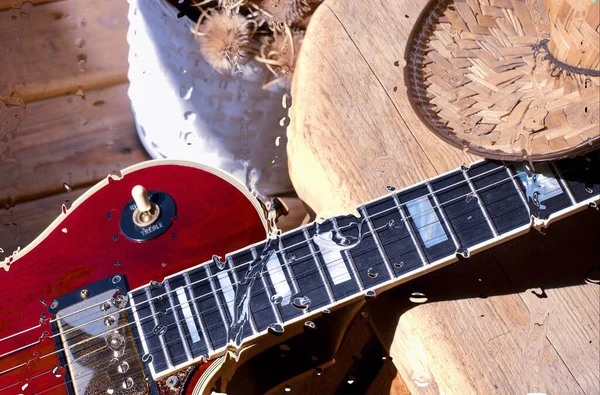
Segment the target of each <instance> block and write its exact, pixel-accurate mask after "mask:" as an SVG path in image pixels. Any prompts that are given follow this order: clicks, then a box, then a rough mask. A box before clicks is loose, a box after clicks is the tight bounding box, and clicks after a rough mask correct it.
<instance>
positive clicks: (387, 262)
mask: <svg viewBox="0 0 600 395" xmlns="http://www.w3.org/2000/svg"><path fill="white" fill-rule="evenodd" d="M359 210H360V211H361V213H362V215H363V216H364V217H365V221H366V222H367V226H368V227H369V230H370V231H371V236H372V237H373V241H374V242H375V245H376V246H377V250H378V251H379V255H381V258H383V263H385V268H386V269H387V271H388V274H389V275H390V278H394V277H395V275H394V269H392V264H391V263H390V260H389V258H388V256H387V254H386V253H385V251H384V249H383V245H382V244H381V240H380V239H379V235H378V234H377V232H376V231H375V229H374V228H373V224H372V223H371V219H370V218H369V215H368V213H367V211H366V210H365V208H364V206H363V207H360V208H359Z"/></svg>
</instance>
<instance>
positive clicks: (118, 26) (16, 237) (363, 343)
mask: <svg viewBox="0 0 600 395" xmlns="http://www.w3.org/2000/svg"><path fill="white" fill-rule="evenodd" d="M21 3H22V2H21V1H20V0H0V53H1V54H2V56H1V57H0V206H1V207H3V208H0V260H2V259H4V258H5V257H6V256H8V255H10V254H11V253H12V252H13V251H14V250H15V249H17V248H19V247H24V246H26V245H27V244H28V243H30V242H31V241H32V240H33V239H34V238H35V237H36V236H37V235H38V234H40V233H41V232H42V231H43V229H44V228H45V227H46V226H48V225H49V224H50V223H51V222H52V221H53V220H54V219H55V218H56V216H57V215H58V214H59V213H60V210H61V206H62V204H63V203H64V204H66V205H67V206H69V205H70V202H73V201H74V200H75V199H77V198H78V197H79V196H80V195H81V194H82V193H83V192H85V191H86V190H87V188H88V187H89V186H91V185H93V184H95V183H96V182H97V181H99V180H100V179H102V178H104V177H106V176H107V174H109V173H117V172H119V171H120V170H121V169H123V168H125V167H127V166H130V165H132V164H135V163H138V162H140V161H144V160H147V159H150V158H149V157H148V155H147V154H146V153H145V151H144V149H143V147H142V146H141V144H140V142H139V140H138V137H137V133H136V130H135V125H134V120H133V114H132V112H131V107H130V103H129V99H128V97H127V88H128V83H127V67H128V64H127V53H128V46H127V42H126V32H127V27H128V23H127V9H128V5H127V2H126V1H125V0H105V1H101V2H94V5H93V6H89V4H90V2H89V0H65V1H59V0H31V1H29V2H26V3H24V4H22V5H21ZM19 7H20V8H19ZM284 200H285V201H286V203H288V205H290V208H291V215H290V216H289V218H284V219H283V220H282V223H280V226H281V227H282V228H284V229H289V228H293V227H295V226H297V225H298V224H299V223H300V221H301V220H302V219H303V217H304V216H305V213H306V212H305V210H304V208H303V206H302V203H301V202H300V201H299V200H298V199H294V198H287V199H284ZM2 278H4V277H2ZM0 283H1V284H2V285H4V282H3V280H0ZM374 341H375V342H377V340H376V337H375V336H374V334H373V331H372V329H371V327H370V325H368V323H367V320H365V319H364V318H360V319H357V320H356V321H355V323H354V324H353V325H351V327H350V332H349V335H348V336H347V337H346V339H345V340H344V341H343V343H342V348H341V350H340V352H339V354H338V355H336V363H335V364H334V365H333V366H332V367H331V368H329V369H327V370H326V372H325V373H324V374H323V376H317V375H315V374H308V375H307V376H306V377H299V378H298V379H297V380H295V381H294V382H292V383H290V384H291V385H292V386H293V387H292V388H294V390H296V389H297V390H298V391H309V392H314V391H316V390H317V389H318V390H319V391H325V392H327V393H332V392H335V391H336V390H337V389H338V388H344V386H347V376H348V375H349V374H350V373H351V372H353V373H352V374H353V375H354V376H355V377H356V381H357V384H356V386H357V388H362V389H365V390H367V389H368V391H369V393H372V394H378V393H381V392H382V391H381V389H382V388H386V389H387V388H396V389H398V391H402V382H401V381H398V380H397V379H396V370H395V368H394V366H393V364H392V363H391V362H390V361H389V360H388V361H386V362H385V363H382V364H381V365H377V366H381V369H379V368H377V370H375V371H373V369H362V370H361V371H360V372H355V371H356V369H357V367H360V366H362V365H361V360H362V361H363V362H364V361H367V362H369V361H370V360H369V359H368V358H367V359H364V358H363V359H361V358H359V357H357V356H360V355H361V354H362V355H368V354H369V351H370V350H373V349H374V347H375V346H374V343H373V342H374ZM378 347H381V346H378ZM365 378H367V379H366V380H367V382H366V383H365V382H364V379H365ZM361 380H362V382H361ZM279 392H281V393H287V392H285V391H284V389H283V388H281V389H279Z"/></svg>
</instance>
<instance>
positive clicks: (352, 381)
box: [346, 376, 356, 384]
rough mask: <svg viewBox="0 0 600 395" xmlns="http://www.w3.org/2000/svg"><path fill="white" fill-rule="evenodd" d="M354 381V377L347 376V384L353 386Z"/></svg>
mask: <svg viewBox="0 0 600 395" xmlns="http://www.w3.org/2000/svg"><path fill="white" fill-rule="evenodd" d="M355 381H356V377H354V376H348V380H346V382H347V383H348V384H354V382H355Z"/></svg>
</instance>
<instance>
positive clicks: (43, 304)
mask: <svg viewBox="0 0 600 395" xmlns="http://www.w3.org/2000/svg"><path fill="white" fill-rule="evenodd" d="M40 303H41V304H42V306H48V304H47V303H46V301H45V300H44V299H40Z"/></svg>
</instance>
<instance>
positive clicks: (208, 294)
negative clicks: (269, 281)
mask: <svg viewBox="0 0 600 395" xmlns="http://www.w3.org/2000/svg"><path fill="white" fill-rule="evenodd" d="M501 181H506V180H504V179H503V180H501ZM491 186H493V185H489V186H487V187H491ZM513 193H514V192H511V195H512V194H513ZM447 203H449V202H446V203H445V204H447ZM436 207H437V205H436ZM394 209H395V207H394ZM434 222H435V221H434ZM432 223H433V222H432ZM427 225H430V224H427ZM383 227H387V225H386V226H383ZM383 227H379V228H377V230H379V229H381V228H383ZM369 233H370V232H369ZM304 243H306V241H304V242H301V243H297V245H301V244H304ZM309 256H311V255H307V256H306V257H309ZM306 257H301V258H300V259H304V258H306ZM249 263H251V262H249ZM240 266H243V265H240ZM315 270H318V269H315ZM263 273H267V272H263ZM202 280H204V279H202ZM198 282H200V281H198ZM221 290H222V289H221ZM164 295H166V293H163V294H161V295H157V296H156V297H155V298H152V299H156V298H158V297H162V296H164ZM210 295H212V293H207V294H205V295H201V296H198V297H196V298H194V301H195V300H196V299H200V298H203V297H205V296H210ZM177 306H180V305H177ZM177 306H176V307H177ZM217 308H218V307H217ZM123 310H127V309H123ZM152 317H153V316H152ZM103 318H104V317H101V318H100V319H103ZM147 318H151V316H147V317H142V318H141V319H140V321H143V320H144V319H147ZM82 326H85V324H84V325H81V326H79V327H78V328H80V327H82ZM117 329H118V328H117ZM103 334H105V333H102V334H100V335H103ZM89 340H91V339H89ZM74 346H76V345H74ZM60 351H63V350H58V351H57V352H60ZM55 353H56V352H55ZM51 354H53V353H51ZM45 356H47V355H44V356H43V357H45ZM12 369H14V367H13V368H11V369H9V370H12Z"/></svg>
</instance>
